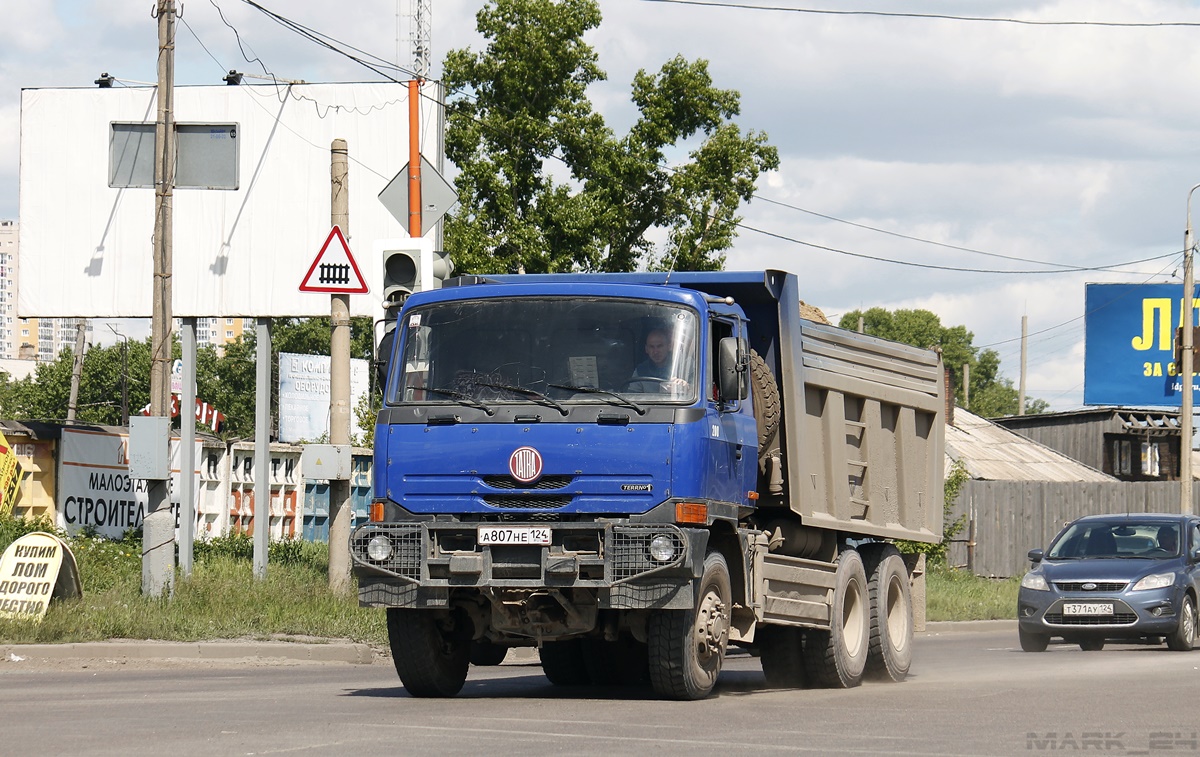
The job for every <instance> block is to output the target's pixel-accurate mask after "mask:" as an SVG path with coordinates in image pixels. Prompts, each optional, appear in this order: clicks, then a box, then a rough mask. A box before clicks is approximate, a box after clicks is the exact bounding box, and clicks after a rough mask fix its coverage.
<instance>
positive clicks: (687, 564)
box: [350, 521, 708, 609]
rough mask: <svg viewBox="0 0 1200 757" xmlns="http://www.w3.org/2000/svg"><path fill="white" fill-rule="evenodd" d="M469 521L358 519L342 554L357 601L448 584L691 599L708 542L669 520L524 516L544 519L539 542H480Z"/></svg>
mask: <svg viewBox="0 0 1200 757" xmlns="http://www.w3.org/2000/svg"><path fill="white" fill-rule="evenodd" d="M477 525H478V524H474V523H457V522H451V521H447V522H439V521H423V522H403V523H369V524H367V525H364V526H362V527H360V528H358V529H357V530H356V531H355V532H354V533H353V534H352V535H351V538H350V555H351V559H352V561H353V563H354V570H355V574H356V575H357V577H358V583H359V601H360V603H361V604H363V605H365V606H376V607H379V606H382V607H444V606H447V605H448V603H449V598H450V593H451V592H452V591H455V590H522V589H526V590H536V589H546V588H553V589H583V590H592V591H593V592H594V593H595V595H596V598H597V602H598V607H599V608H601V609H605V608H612V609H647V608H659V609H682V608H687V607H691V605H692V584H693V582H694V579H696V578H699V576H700V575H701V573H702V572H703V556H704V554H705V548H706V546H707V541H708V532H707V531H705V530H702V529H684V528H680V527H679V526H676V525H673V524H638V525H630V524H616V523H606V522H591V523H562V522H555V523H553V524H546V523H531V524H527V525H531V526H534V525H536V526H546V525H549V526H550V531H551V544H549V545H547V546H536V545H491V546H489V545H486V544H479V543H478V541H477V538H476V535H477ZM506 525H507V524H506ZM513 525H520V524H513ZM657 536H665V537H666V538H667V539H669V540H670V541H671V542H672V544H673V545H674V554H673V556H672V558H671V559H669V560H657V559H655V558H654V557H652V556H651V554H650V549H649V545H650V541H651V540H652V539H654V538H655V537H657ZM377 537H384V538H385V539H387V540H388V542H389V543H390V545H391V553H390V554H389V555H388V556H387V557H386V558H383V559H372V558H371V557H370V554H369V553H368V545H369V544H370V542H371V540H372V539H375V538H377Z"/></svg>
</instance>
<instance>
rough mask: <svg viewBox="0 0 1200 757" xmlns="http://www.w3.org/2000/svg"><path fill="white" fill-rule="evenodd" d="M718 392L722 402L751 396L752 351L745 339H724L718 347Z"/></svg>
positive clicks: (728, 337)
mask: <svg viewBox="0 0 1200 757" xmlns="http://www.w3.org/2000/svg"><path fill="white" fill-rule="evenodd" d="M717 354H718V357H717V363H718V365H717V392H718V394H719V395H720V399H721V401H722V402H733V401H735V400H739V399H742V400H744V399H746V397H748V396H750V381H749V373H750V371H749V366H750V349H749V347H748V346H747V345H746V340H745V339H739V338H737V337H732V336H727V337H722V338H721V342H720V344H719V345H718V347H717Z"/></svg>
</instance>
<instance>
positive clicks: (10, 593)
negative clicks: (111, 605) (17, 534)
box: [0, 531, 83, 619]
mask: <svg viewBox="0 0 1200 757" xmlns="http://www.w3.org/2000/svg"><path fill="white" fill-rule="evenodd" d="M82 593H83V589H82V588H81V587H80V585H79V570H78V568H77V567H76V565H75V555H73V554H72V553H71V549H70V547H68V546H67V544H66V542H64V541H63V540H62V539H59V538H58V537H57V536H54V535H53V534H47V533H44V532H42V531H35V532H34V533H31V534H25V535H24V536H22V537H21V538H19V539H17V540H16V541H14V542H13V543H12V544H10V545H8V549H6V550H4V556H3V557H2V558H0V617H6V618H13V617H32V618H38V619H40V618H42V617H43V616H44V615H45V614H46V608H47V607H48V606H49V605H50V600H51V598H53V597H78V596H80V595H81V594H82Z"/></svg>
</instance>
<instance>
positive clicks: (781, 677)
mask: <svg viewBox="0 0 1200 757" xmlns="http://www.w3.org/2000/svg"><path fill="white" fill-rule="evenodd" d="M755 637H756V639H757V641H758V650H759V655H758V659H759V662H761V663H762V671H763V675H764V676H765V677H766V679H767V685H768V686H770V687H771V688H773V689H802V688H804V687H805V686H807V685H808V673H807V672H806V671H805V669H804V631H803V630H801V629H799V628H792V627H791V626H759V627H758V631H757V632H756V634H755Z"/></svg>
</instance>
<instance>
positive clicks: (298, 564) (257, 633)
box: [0, 522, 387, 645]
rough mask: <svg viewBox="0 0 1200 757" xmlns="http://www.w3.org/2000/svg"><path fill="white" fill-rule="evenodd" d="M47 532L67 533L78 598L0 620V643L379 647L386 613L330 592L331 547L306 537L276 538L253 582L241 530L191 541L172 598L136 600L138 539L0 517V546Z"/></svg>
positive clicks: (248, 551)
mask: <svg viewBox="0 0 1200 757" xmlns="http://www.w3.org/2000/svg"><path fill="white" fill-rule="evenodd" d="M38 530H42V531H49V532H54V533H58V535H59V536H63V538H66V540H67V542H68V544H69V545H70V546H71V551H72V552H74V554H75V557H76V560H77V562H78V563H79V573H80V576H81V578H82V581H83V597H81V598H79V599H72V600H55V601H54V602H52V603H51V605H50V607H49V608H48V609H47V612H46V616H45V618H44V619H43V620H42V621H41V622H40V623H38V622H35V621H31V620H28V619H9V618H0V643H9V644H21V643H60V642H64V643H65V642H81V641H102V640H105V639H160V640H164V641H200V640H204V639H233V638H247V637H248V638H254V639H266V638H270V637H273V636H277V635H285V636H315V637H324V638H338V639H349V640H351V641H355V642H364V643H369V644H379V645H382V644H386V643H387V628H386V620H385V617H384V613H383V612H382V611H381V610H378V609H372V608H362V607H359V606H358V598H357V596H356V595H354V594H352V595H351V596H348V597H341V596H337V595H335V594H334V593H333V592H331V591H330V590H329V578H328V575H329V572H328V571H329V548H328V546H327V545H325V544H321V543H314V542H303V541H284V542H275V543H272V544H271V545H270V550H269V552H268V555H267V575H266V578H264V579H261V580H259V579H256V578H255V577H254V571H253V562H252V556H253V542H252V540H251V539H250V538H249V537H247V536H244V535H239V536H232V537H223V538H218V539H214V540H212V541H210V542H207V543H205V544H203V545H201V544H199V543H198V544H197V549H196V551H195V560H194V562H193V570H192V576H191V578H190V579H187V580H184V579H183V578H182V577H181V576H176V579H175V592H174V596H173V597H171V598H169V599H151V598H147V597H144V596H142V560H141V537H140V535H138V534H131V535H130V536H129V537H127V538H126V539H124V540H122V541H113V540H110V539H105V538H102V537H97V536H86V535H84V536H75V537H66V536H65V535H64V534H63V533H62V532H60V531H58V529H56V528H54V527H53V525H52V524H49V523H40V524H37V526H35V527H28V528H25V527H22V526H13V525H11V522H10V523H9V524H4V523H0V550H3V549H5V548H6V547H7V546H8V544H9V543H11V542H12V541H13V540H14V539H15V538H17V537H18V536H20V535H21V534H22V533H27V532H28V531H38Z"/></svg>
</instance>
